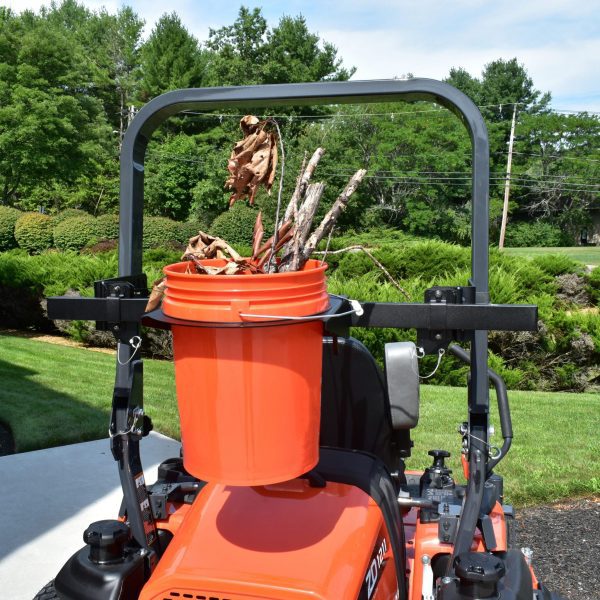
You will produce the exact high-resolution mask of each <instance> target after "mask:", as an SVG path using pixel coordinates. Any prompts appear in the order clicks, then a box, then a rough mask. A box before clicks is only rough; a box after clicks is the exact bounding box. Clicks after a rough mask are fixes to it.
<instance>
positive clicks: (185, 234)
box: [177, 221, 206, 246]
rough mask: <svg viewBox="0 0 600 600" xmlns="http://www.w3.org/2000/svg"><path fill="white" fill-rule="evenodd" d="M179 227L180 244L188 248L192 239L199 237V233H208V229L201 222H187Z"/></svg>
mask: <svg viewBox="0 0 600 600" xmlns="http://www.w3.org/2000/svg"><path fill="white" fill-rule="evenodd" d="M178 225H179V234H178V235H179V237H178V240H177V241H178V242H180V243H182V244H185V245H186V246H187V244H188V242H189V241H190V238H192V237H194V236H196V235H198V232H199V231H206V227H205V226H203V225H202V223H200V222H199V221H185V222H184V223H178Z"/></svg>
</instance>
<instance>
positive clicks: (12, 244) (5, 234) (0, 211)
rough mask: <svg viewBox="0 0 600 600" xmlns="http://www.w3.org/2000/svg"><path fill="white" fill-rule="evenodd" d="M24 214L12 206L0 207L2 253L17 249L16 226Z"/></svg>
mask: <svg viewBox="0 0 600 600" xmlns="http://www.w3.org/2000/svg"><path fill="white" fill-rule="evenodd" d="M22 214H23V213H22V212H21V211H20V210H17V209H16V208H11V207H10V206H0V252H3V251H4V250H10V249H11V248H16V247H17V240H16V239H15V224H16V222H17V221H18V220H19V217H20V216H21V215H22Z"/></svg>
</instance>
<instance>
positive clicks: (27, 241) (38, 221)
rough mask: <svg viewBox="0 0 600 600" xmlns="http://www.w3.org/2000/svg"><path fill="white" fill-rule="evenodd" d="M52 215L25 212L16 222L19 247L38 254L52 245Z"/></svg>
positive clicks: (16, 236) (16, 237)
mask: <svg viewBox="0 0 600 600" xmlns="http://www.w3.org/2000/svg"><path fill="white" fill-rule="evenodd" d="M53 225H54V223H53V220H52V218H51V217H49V216H48V215H43V214H42V213H38V212H30V213H25V214H23V215H21V216H20V217H19V219H18V220H17V222H16V224H15V239H16V240H17V243H18V244H19V247H21V248H23V249H24V250H27V252H29V254H36V253H38V252H42V251H44V250H48V248H51V247H52V227H53Z"/></svg>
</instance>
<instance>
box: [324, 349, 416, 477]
mask: <svg viewBox="0 0 600 600" xmlns="http://www.w3.org/2000/svg"><path fill="white" fill-rule="evenodd" d="M320 445H321V446H329V447H333V448H344V449H349V450H361V451H363V452H369V453H371V454H374V455H375V456H378V457H379V458H380V459H381V460H382V461H383V462H384V464H385V465H386V466H387V467H388V469H389V470H390V471H391V472H394V471H397V470H398V468H399V459H400V457H404V456H409V455H410V447H411V442H410V435H409V431H408V429H407V428H394V425H393V421H392V411H391V408H390V402H389V396H388V393H387V389H386V384H385V379H384V376H383V373H382V372H381V369H380V368H379V366H378V365H377V363H376V362H375V359H374V358H373V356H372V355H371V353H370V352H369V351H368V350H367V348H366V347H365V346H364V345H363V344H362V343H361V342H359V341H358V340H356V339H354V338H351V337H350V338H343V337H337V338H332V337H324V338H323V375H322V384H321V432H320Z"/></svg>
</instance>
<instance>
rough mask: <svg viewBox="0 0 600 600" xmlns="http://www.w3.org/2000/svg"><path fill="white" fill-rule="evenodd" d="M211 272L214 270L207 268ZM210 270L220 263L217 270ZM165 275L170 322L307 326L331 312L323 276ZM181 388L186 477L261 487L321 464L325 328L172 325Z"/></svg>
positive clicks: (309, 272) (312, 264) (311, 265)
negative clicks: (258, 318) (263, 321)
mask: <svg viewBox="0 0 600 600" xmlns="http://www.w3.org/2000/svg"><path fill="white" fill-rule="evenodd" d="M208 262H210V261H208ZM213 262H214V261H213ZM188 266H189V263H177V264H175V265H170V266H168V267H166V268H165V273H166V274H167V291H166V297H165V300H164V302H163V310H164V312H165V314H167V315H169V316H172V317H178V318H182V319H187V320H190V319H192V320H199V321H219V322H226V321H228V322H235V321H238V322H239V321H241V320H250V319H246V318H243V317H241V316H240V313H244V314H246V313H257V314H272V315H276V316H277V315H293V316H306V315H311V314H315V313H319V312H322V311H324V310H325V309H326V308H327V306H328V302H329V298H328V296H327V291H326V288H325V269H326V268H327V266H326V265H323V264H322V263H321V262H320V261H315V260H313V261H308V262H307V264H306V265H305V268H304V270H302V271H299V272H293V273H275V274H270V275H251V276H250V275H233V276H225V275H198V274H186V273H184V271H185V269H187V267H188ZM172 331H173V353H174V357H175V381H176V386H177V401H178V405H179V414H180V419H181V435H182V441H183V456H184V464H185V468H186V469H187V470H188V471H189V472H190V473H192V474H193V475H195V476H196V477H199V478H200V479H204V480H207V481H213V482H219V483H226V484H229V485H264V484H268V483H274V482H277V481H286V480H289V479H293V478H294V477H297V476H299V475H301V474H302V473H305V472H306V471H308V470H310V469H311V468H312V467H314V466H315V464H316V463H317V461H318V458H319V457H318V451H319V449H318V437H319V421H320V401H321V358H322V337H323V324H322V322H321V321H318V320H317V321H301V322H298V321H289V322H288V323H286V324H283V325H282V324H278V325H275V326H267V327H218V326H215V327H204V326H203V327H188V326H184V325H174V326H173V327H172Z"/></svg>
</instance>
